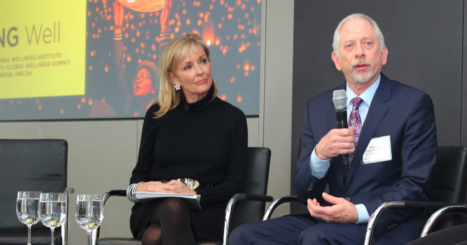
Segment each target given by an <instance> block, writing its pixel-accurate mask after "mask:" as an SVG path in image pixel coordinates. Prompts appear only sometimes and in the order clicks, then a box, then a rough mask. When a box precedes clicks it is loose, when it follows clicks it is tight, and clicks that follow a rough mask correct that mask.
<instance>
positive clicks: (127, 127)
mask: <svg viewBox="0 0 467 245" xmlns="http://www.w3.org/2000/svg"><path fill="white" fill-rule="evenodd" d="M293 5H294V3H293V1H292V0H267V1H265V2H264V0H263V9H264V10H263V21H262V23H265V24H263V28H262V49H263V50H262V60H263V65H262V67H261V73H262V74H261V94H260V100H261V102H260V116H259V118H248V120H247V122H248V131H249V141H248V145H249V146H264V147H269V148H270V149H271V151H272V159H271V168H270V175H269V186H268V194H269V195H272V196H274V197H275V198H277V197H280V196H284V195H289V194H290V154H291V152H290V151H291V122H292V112H291V109H292V56H293V19H294V18H293V10H294V6H293ZM141 128H142V120H114V121H106V120H99V121H56V122H3V123H0V138H4V139H6V138H10V139H36V138H37V139H41V138H43V139H45V138H60V139H66V140H67V141H68V147H69V148H68V186H70V187H74V188H75V189H76V192H77V193H103V192H105V191H107V190H110V189H126V187H127V186H128V181H129V179H130V174H131V170H132V169H133V167H134V165H135V163H136V158H137V151H138V147H139V141H140V140H139V139H140V134H141ZM70 200H71V201H70V202H71V203H70V213H69V215H70V233H69V244H71V245H75V244H84V243H85V241H86V233H85V231H84V230H81V229H80V228H79V227H78V226H77V224H76V222H75V221H74V208H75V200H76V193H75V194H73V195H72V196H71V197H70ZM131 206H132V203H130V202H129V201H128V200H126V198H113V199H110V200H109V202H108V203H107V205H106V207H105V218H104V222H103V226H102V229H101V237H110V236H116V237H131V233H130V230H129V216H130V209H131ZM288 208H289V207H288V205H284V206H283V207H281V208H279V209H278V210H277V211H276V213H275V216H278V215H282V214H285V213H288Z"/></svg>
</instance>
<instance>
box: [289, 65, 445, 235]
mask: <svg viewBox="0 0 467 245" xmlns="http://www.w3.org/2000/svg"><path fill="white" fill-rule="evenodd" d="M345 88H346V87H345V84H343V85H341V86H339V87H337V88H334V89H332V90H329V91H326V92H324V93H322V94H320V95H318V96H317V97H315V98H313V99H311V100H309V101H308V103H307V105H306V108H305V117H304V123H303V129H302V135H301V137H302V152H301V155H300V158H299V160H298V169H297V170H296V172H295V174H294V184H295V190H296V192H297V196H298V198H299V200H300V201H301V202H303V203H306V200H307V199H308V198H318V200H320V203H321V205H329V204H327V203H325V202H324V201H323V200H322V198H321V194H322V192H323V191H324V190H325V187H326V184H329V194H331V195H333V196H337V197H344V198H347V200H350V202H352V203H353V204H364V205H365V207H366V209H367V210H368V213H369V215H371V214H372V213H373V212H374V211H375V209H376V208H377V207H378V206H379V205H380V204H382V203H383V202H387V201H398V200H428V198H429V194H430V193H429V190H430V184H431V170H432V168H433V165H434V164H435V161H436V147H437V138H436V126H435V116H434V109H433V102H432V100H431V98H430V96H428V95H427V94H426V93H424V92H422V91H420V90H417V89H415V88H412V87H409V86H407V85H404V84H401V83H399V82H397V81H393V80H390V79H388V78H387V77H386V76H384V75H383V74H381V80H380V84H379V87H378V89H377V90H376V93H375V95H374V98H373V100H372V102H371V105H370V108H369V111H368V114H367V117H366V119H365V122H364V124H363V127H362V131H361V134H360V138H359V142H358V146H357V148H356V149H355V155H354V158H353V160H352V163H351V166H350V172H349V174H348V177H347V179H348V180H347V184H345V183H344V181H343V179H344V166H343V165H342V158H341V157H340V156H339V157H335V158H332V159H331V166H330V168H329V170H328V172H327V174H326V176H325V177H323V178H322V179H317V178H316V177H314V176H312V173H311V169H310V156H311V153H312V152H313V149H314V148H315V146H316V144H318V142H319V140H320V139H321V138H322V137H323V136H325V135H326V134H327V133H328V132H329V131H330V130H331V129H333V128H337V122H336V112H335V107H334V104H333V103H332V93H333V91H334V90H336V89H345ZM348 113H350V112H348ZM387 135H389V136H390V139H391V151H392V160H390V161H384V162H377V163H372V164H363V161H362V156H363V153H364V152H365V149H366V147H367V146H368V143H369V142H370V140H371V139H372V138H375V137H381V136H387ZM424 221H425V215H424V214H423V213H421V212H420V211H418V210H403V211H402V210H390V211H389V212H385V214H383V216H382V218H381V219H380V221H379V222H378V223H377V226H376V230H375V233H376V234H377V237H376V239H377V240H379V238H381V240H382V241H384V240H385V239H384V232H385V231H387V230H388V229H390V228H392V230H391V234H394V235H397V236H400V237H401V240H400V241H401V242H402V241H406V240H407V239H408V238H409V237H413V236H415V237H417V236H419V234H420V231H421V230H418V228H420V227H423V222H424ZM364 226H365V227H366V224H364ZM415 237H414V238H415ZM377 240H376V241H377ZM380 242H381V241H380ZM383 243H384V242H383Z"/></svg>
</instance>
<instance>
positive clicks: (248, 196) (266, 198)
mask: <svg viewBox="0 0 467 245" xmlns="http://www.w3.org/2000/svg"><path fill="white" fill-rule="evenodd" d="M242 200H247V201H260V202H272V200H274V198H273V197H272V196H265V195H256V194H246V193H238V194H235V195H234V196H233V197H232V198H230V200H229V202H228V203H227V207H226V209H225V220H224V237H223V239H222V241H223V243H222V244H224V245H226V244H227V237H228V235H229V226H230V217H231V215H232V211H233V209H234V207H235V204H236V203H237V202H238V201H242Z"/></svg>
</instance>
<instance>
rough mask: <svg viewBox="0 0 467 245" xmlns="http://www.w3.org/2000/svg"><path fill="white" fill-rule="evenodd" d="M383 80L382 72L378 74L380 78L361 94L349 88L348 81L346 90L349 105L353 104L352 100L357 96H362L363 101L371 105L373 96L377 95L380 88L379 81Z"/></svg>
mask: <svg viewBox="0 0 467 245" xmlns="http://www.w3.org/2000/svg"><path fill="white" fill-rule="evenodd" d="M380 81H381V74H380V75H379V76H378V79H376V81H375V82H374V83H373V84H372V85H371V86H370V87H368V88H367V89H366V90H365V91H363V93H362V94H361V95H360V96H357V95H356V94H355V92H354V91H353V90H352V89H350V88H349V85H348V84H347V83H346V85H345V87H346V91H347V106H349V105H351V104H352V100H353V99H354V98H355V97H360V98H362V100H363V102H365V104H367V105H368V106H370V105H371V101H372V100H373V97H374V96H375V93H376V90H377V89H378V86H379V82H380Z"/></svg>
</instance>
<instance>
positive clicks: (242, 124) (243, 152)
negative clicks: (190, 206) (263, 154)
mask: <svg viewBox="0 0 467 245" xmlns="http://www.w3.org/2000/svg"><path fill="white" fill-rule="evenodd" d="M235 109H236V108H235ZM229 134H230V140H229V153H230V155H229V162H228V164H227V169H226V172H227V175H226V179H225V181H224V182H222V183H220V184H218V185H216V186H213V187H210V188H197V189H195V191H196V192H197V193H198V194H200V195H201V200H200V203H201V205H203V204H210V203H219V202H227V201H228V200H229V199H230V198H231V197H232V196H233V195H235V194H237V193H239V192H242V191H243V189H244V187H245V178H246V168H247V148H248V128H247V123H246V117H245V114H243V112H242V111H240V110H239V109H236V110H235V111H234V115H233V120H231V127H230V132H229Z"/></svg>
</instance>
